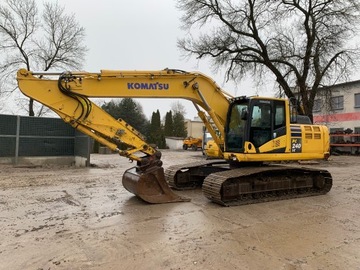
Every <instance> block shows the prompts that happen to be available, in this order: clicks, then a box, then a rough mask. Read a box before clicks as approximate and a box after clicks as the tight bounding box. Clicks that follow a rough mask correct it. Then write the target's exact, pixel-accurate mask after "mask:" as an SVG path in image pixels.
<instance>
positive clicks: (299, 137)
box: [17, 69, 332, 206]
mask: <svg viewBox="0 0 360 270" xmlns="http://www.w3.org/2000/svg"><path fill="white" fill-rule="evenodd" d="M17 80H18V84H19V88H20V90H21V91H22V92H23V93H24V94H25V95H26V96H28V97H30V98H33V99H34V100H36V101H38V102H40V103H41V104H43V105H46V106H47V107H49V108H50V109H52V110H53V111H54V112H56V113H57V114H58V115H59V116H60V117H61V118H62V119H63V120H64V121H65V122H66V123H69V124H70V125H71V126H73V127H74V128H76V129H77V130H79V131H81V132H83V133H85V134H87V135H89V136H90V137H92V138H94V139H95V140H97V141H98V142H100V143H101V144H103V145H105V146H107V147H109V148H110V149H111V150H113V151H116V152H117V153H119V155H121V156H124V157H127V158H129V159H130V160H132V161H136V162H137V164H136V166H134V167H132V168H130V169H128V170H126V171H125V172H124V174H123V179H122V183H123V186H124V187H125V188H126V189H127V190H128V191H130V192H131V193H133V194H135V195H136V196H138V197H140V198H141V199H143V200H144V201H146V202H149V203H167V202H181V201H188V199H187V198H183V197H181V196H179V195H177V194H176V193H175V192H174V191H173V189H175V190H176V189H189V188H194V187H199V186H202V189H203V193H204V195H205V196H206V197H207V198H208V199H209V200H211V201H213V202H215V203H218V204H221V205H226V206H229V205H242V204H249V203H256V202H266V201H271V200H280V199H288V198H298V197H306V196H312V195H320V194H325V193H327V192H328V191H329V190H330V189H331V187H332V177H331V175H330V173H329V172H328V171H326V170H322V169H315V168H311V169H310V168H305V167H299V166H289V165H288V164H286V162H287V161H298V160H320V159H326V158H328V156H329V132H328V129H327V128H326V127H325V126H321V125H313V124H300V123H299V122H298V121H297V114H296V111H297V109H296V107H295V106H294V105H293V102H289V100H287V99H277V98H263V97H257V96H256V97H245V96H241V97H232V96H231V95H230V94H228V93H226V92H225V91H223V90H222V89H220V87H219V86H218V85H217V84H216V83H215V82H214V81H213V80H212V79H211V78H209V77H207V76H205V75H204V74H201V73H198V72H185V71H181V70H174V69H164V70H158V71H123V70H102V71H101V72H99V73H88V72H64V73H48V72H31V71H28V70H25V69H21V70H19V71H18V73H17ZM91 97H95V98H104V97H115V98H120V97H121V98H125V97H130V98H174V99H175V98H180V99H187V100H190V101H192V102H193V104H194V106H195V108H196V109H197V111H198V115H199V117H200V118H201V119H202V120H203V122H204V125H205V126H206V128H207V130H208V131H209V132H210V133H211V135H212V137H213V139H214V141H215V143H216V144H217V145H218V147H219V149H220V151H219V152H220V156H221V158H222V159H221V160H212V161H209V160H207V161H205V160H204V161H200V162H198V163H191V164H179V165H174V166H170V167H168V168H167V170H166V171H164V169H163V166H162V161H161V152H159V151H158V150H156V149H154V148H153V147H151V146H150V145H149V144H148V143H146V141H145V139H144V138H143V136H142V135H141V134H140V133H139V132H137V131H136V130H135V128H133V127H131V126H130V125H129V124H127V123H126V122H125V121H124V120H122V119H117V120H116V119H114V118H113V117H112V116H110V115H109V114H108V113H106V112H105V111H104V110H102V109H101V108H100V107H98V106H97V105H96V104H94V103H93V102H92V101H91V100H90V99H89V98H91ZM282 162H283V163H285V164H282V165H281V163H282Z"/></svg>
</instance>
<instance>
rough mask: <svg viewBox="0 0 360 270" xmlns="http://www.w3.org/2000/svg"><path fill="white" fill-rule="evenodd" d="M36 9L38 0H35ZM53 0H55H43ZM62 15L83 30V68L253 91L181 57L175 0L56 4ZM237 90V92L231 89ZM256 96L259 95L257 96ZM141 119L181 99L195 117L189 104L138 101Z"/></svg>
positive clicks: (71, 0) (204, 64) (182, 33)
mask: <svg viewBox="0 0 360 270" xmlns="http://www.w3.org/2000/svg"><path fill="white" fill-rule="evenodd" d="M36 1H37V2H38V4H39V6H41V5H42V3H43V1H42V0H36ZM48 1H54V2H55V0H48ZM58 2H59V3H60V4H61V5H64V6H65V9H66V11H67V12H68V13H74V14H75V16H76V18H77V21H78V23H79V24H80V25H81V26H83V27H84V28H85V30H86V38H85V43H86V46H87V47H88V49H89V51H88V53H87V56H86V61H85V63H84V67H83V69H84V70H86V71H89V72H98V71H100V69H117V70H119V69H120V70H160V69H164V68H174V69H182V70H186V71H200V72H202V73H205V74H206V75H208V76H210V77H212V78H213V79H214V80H215V81H216V82H217V83H218V84H219V85H220V86H221V87H222V88H224V90H226V91H227V92H229V93H231V94H233V95H253V94H255V93H256V91H255V90H254V89H252V88H253V87H252V86H251V85H250V84H249V83H248V82H246V83H241V84H238V85H237V87H235V85H234V84H233V83H226V84H224V83H223V82H224V74H214V73H213V72H212V71H211V68H210V67H209V65H208V62H206V61H204V60H201V61H198V60H197V59H195V57H193V58H192V59H190V60H185V59H183V57H182V55H181V52H180V50H179V49H178V48H177V46H176V42H177V39H178V38H182V37H184V36H185V35H186V32H185V31H183V30H181V29H180V16H181V12H180V11H179V10H178V9H177V8H176V1H175V0H154V1H151V0H103V1H97V2H96V1H89V0H61V1H58ZM236 89H237V90H236ZM260 94H261V93H260ZM138 101H139V102H140V103H141V105H142V107H143V109H144V113H145V115H146V116H147V117H148V118H149V119H150V118H151V114H152V112H154V111H156V110H157V109H159V110H160V114H161V117H164V116H165V113H166V112H167V111H169V110H170V109H171V104H172V103H174V102H175V101H181V103H182V104H183V105H184V106H185V107H186V111H187V114H186V116H185V117H186V118H189V119H193V117H194V116H196V115H197V113H196V110H195V108H194V106H193V105H192V103H191V102H190V101H182V100H169V99H165V100H164V99H160V100H157V99H156V100H154V99H141V100H138Z"/></svg>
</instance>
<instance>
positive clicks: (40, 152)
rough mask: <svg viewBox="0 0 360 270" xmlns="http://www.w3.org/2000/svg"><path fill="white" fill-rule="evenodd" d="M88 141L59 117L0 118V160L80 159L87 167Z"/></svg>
mask: <svg viewBox="0 0 360 270" xmlns="http://www.w3.org/2000/svg"><path fill="white" fill-rule="evenodd" d="M90 142H91V140H90V138H89V137H88V136H86V135H84V134H82V133H80V132H78V131H76V130H75V129H74V128H72V127H71V126H70V125H68V124H66V123H64V122H63V121H62V120H61V119H59V118H43V117H28V116H15V115H0V157H1V158H3V159H4V158H5V160H6V159H7V160H10V161H11V162H12V163H14V164H18V163H19V162H20V163H21V158H24V157H27V158H29V157H34V158H35V157H73V158H74V159H75V158H76V157H81V158H82V159H83V160H84V159H85V166H88V165H89V164H90Z"/></svg>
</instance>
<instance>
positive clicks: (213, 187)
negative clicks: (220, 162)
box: [202, 166, 332, 206]
mask: <svg viewBox="0 0 360 270" xmlns="http://www.w3.org/2000/svg"><path fill="white" fill-rule="evenodd" d="M281 170H283V171H284V174H285V175H287V176H288V175H289V173H290V172H292V171H293V172H296V173H299V172H300V173H303V174H304V175H306V174H308V173H312V174H318V175H321V176H323V177H324V180H325V185H324V187H323V188H322V189H317V188H307V189H306V191H304V190H302V192H303V193H299V189H290V190H281V191H274V190H271V191H263V190H261V191H259V192H255V193H252V194H246V195H244V196H241V194H239V197H238V198H237V199H236V200H231V201H224V200H223V198H222V195H221V192H222V187H223V184H224V183H226V181H228V180H231V181H234V180H235V181H238V183H241V180H242V178H244V177H248V176H251V177H253V178H254V179H258V177H259V175H261V173H264V172H266V173H271V172H276V173H278V172H279V171H281ZM331 187H332V177H331V174H330V173H329V172H328V171H326V170H317V169H310V168H302V167H288V166H266V167H247V168H240V169H234V170H228V171H223V172H217V173H212V174H210V175H209V176H207V177H206V178H205V180H204V183H203V186H202V189H203V193H204V195H205V196H206V197H207V198H208V199H209V200H211V201H213V202H215V203H218V204H221V205H224V206H233V205H245V204H253V203H260V202H269V201H277V200H285V199H294V198H303V197H309V196H316V195H322V194H326V193H327V192H328V191H330V189H331Z"/></svg>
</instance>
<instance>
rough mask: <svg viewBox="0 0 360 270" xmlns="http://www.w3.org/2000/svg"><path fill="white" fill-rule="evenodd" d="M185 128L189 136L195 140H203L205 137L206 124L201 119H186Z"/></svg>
mask: <svg viewBox="0 0 360 270" xmlns="http://www.w3.org/2000/svg"><path fill="white" fill-rule="evenodd" d="M185 126H186V129H187V136H188V137H190V136H191V137H193V138H202V137H203V129H204V126H205V125H204V123H203V122H202V121H201V119H199V118H195V119H194V120H190V119H186V120H185Z"/></svg>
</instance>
